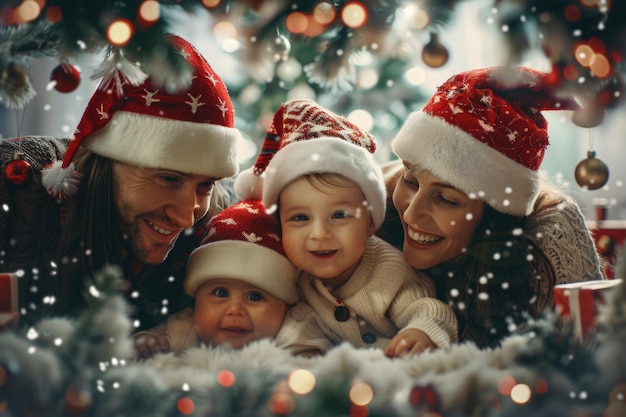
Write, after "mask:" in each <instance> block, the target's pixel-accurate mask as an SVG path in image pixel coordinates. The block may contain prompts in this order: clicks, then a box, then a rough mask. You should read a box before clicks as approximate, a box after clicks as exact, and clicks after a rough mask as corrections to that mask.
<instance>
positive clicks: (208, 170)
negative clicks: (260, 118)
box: [43, 34, 240, 198]
mask: <svg viewBox="0 0 626 417" xmlns="http://www.w3.org/2000/svg"><path fill="white" fill-rule="evenodd" d="M165 36H166V40H167V41H168V42H169V43H170V44H171V45H172V47H173V48H174V49H176V50H177V51H178V52H179V53H180V54H181V55H182V56H183V57H185V59H186V60H187V62H188V64H189V66H190V69H191V72H192V73H191V84H190V85H189V87H188V88H186V89H183V90H182V91H176V92H168V91H166V88H165V87H161V86H157V83H155V82H154V80H153V79H151V78H150V77H149V76H148V77H147V78H146V77H143V81H142V82H140V83H139V85H137V83H135V84H133V83H132V82H130V80H123V82H121V83H118V84H117V86H116V87H117V88H115V86H114V85H113V83H112V80H111V77H105V78H103V79H102V81H101V82H100V84H99V86H98V88H97V90H96V92H95V93H94V94H93V96H92V97H91V99H90V101H89V103H88V104H87V107H86V109H85V112H84V113H83V116H82V118H81V120H80V122H79V124H78V126H77V128H76V131H75V133H74V137H73V138H72V141H71V142H70V144H69V147H68V149H67V152H66V153H65V156H64V158H63V161H62V162H61V161H57V162H56V163H55V164H53V166H51V167H48V168H46V169H45V170H44V173H43V182H44V185H45V186H46V188H47V189H48V191H49V192H50V194H51V195H53V196H55V197H57V198H64V197H67V196H71V195H72V194H74V193H75V192H76V187H77V184H78V180H77V175H75V174H74V173H73V164H72V159H73V158H74V155H75V154H76V151H77V150H78V148H79V147H80V146H83V147H86V148H87V149H89V150H91V151H92V152H94V153H96V154H98V155H101V156H105V157H108V158H111V159H115V160H117V161H121V162H126V163H129V164H133V165H137V166H142V167H148V168H165V169H172V170H177V171H181V172H185V173H192V174H200V175H208V176H212V177H216V178H223V177H230V176H233V175H235V174H236V173H237V171H238V163H237V160H236V154H235V150H236V142H237V139H238V138H239V137H240V133H239V131H238V130H237V129H235V128H234V113H233V105H232V103H231V101H230V97H229V95H228V91H227V90H226V86H225V85H224V83H223V82H222V80H221V79H220V77H219V76H218V75H217V74H216V73H215V72H214V71H213V69H212V68H211V66H210V65H209V64H208V62H207V61H206V60H205V59H204V58H203V57H202V55H200V53H198V51H197V50H196V49H195V48H194V47H193V46H192V45H191V44H190V43H189V42H187V41H186V40H184V39H182V38H181V37H179V36H176V35H173V34H166V35H165Z"/></svg>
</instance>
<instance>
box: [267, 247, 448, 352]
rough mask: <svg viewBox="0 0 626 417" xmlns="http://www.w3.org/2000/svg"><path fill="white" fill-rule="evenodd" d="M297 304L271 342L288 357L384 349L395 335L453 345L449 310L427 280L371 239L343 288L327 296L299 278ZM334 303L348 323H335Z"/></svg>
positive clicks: (394, 251) (311, 282)
mask: <svg viewBox="0 0 626 417" xmlns="http://www.w3.org/2000/svg"><path fill="white" fill-rule="evenodd" d="M298 289H299V292H300V297H301V302H300V303H298V304H297V305H295V306H294V307H292V308H291V309H290V310H289V312H288V313H287V316H286V317H285V321H284V323H283V326H282V327H281V330H280V331H279V333H278V336H277V338H276V342H277V344H278V345H279V346H281V347H286V348H288V349H290V350H291V351H292V352H293V353H296V354H297V353H301V352H305V351H308V350H313V349H318V350H320V351H322V352H326V351H327V350H329V349H330V348H331V347H332V346H335V345H337V344H339V343H341V342H343V341H348V342H350V343H351V344H353V345H354V346H357V347H378V348H385V347H386V346H387V344H388V343H389V341H390V340H391V339H392V338H393V337H394V336H395V335H396V334H397V333H398V332H399V331H401V330H403V329H407V328H416V329H419V330H421V331H423V332H424V333H426V334H427V335H428V336H429V337H430V339H431V340H432V341H433V343H435V344H436V345H437V346H438V347H441V348H448V347H449V346H450V344H451V343H453V342H456V341H457V322H456V317H455V315H454V312H453V311H452V308H451V307H450V306H448V305H446V304H444V303H442V302H441V301H439V300H437V299H436V298H435V290H434V286H433V284H432V281H431V280H430V278H428V277H427V276H426V275H424V274H422V273H418V272H416V271H415V270H414V269H413V268H411V267H410V266H409V265H408V264H407V263H406V262H405V260H404V257H403V256H402V253H401V252H400V251H399V250H397V249H396V248H394V247H393V246H391V245H390V244H388V243H387V242H385V241H383V240H381V239H380V238H378V237H371V238H370V239H369V241H368V242H367V247H366V249H365V252H364V253H363V256H362V259H361V263H360V264H359V266H358V267H357V269H356V271H355V272H354V274H353V275H352V277H351V278H350V280H349V281H348V282H346V283H345V284H344V285H342V286H341V287H340V288H338V289H336V290H335V291H334V292H333V293H332V294H331V293H330V291H328V289H327V288H326V287H325V286H324V284H323V281H322V280H319V279H316V278H313V277H312V276H311V275H309V274H306V273H301V274H300V276H299V278H298ZM337 300H340V301H341V303H342V304H343V305H345V306H346V307H347V308H348V309H349V310H350V313H351V314H350V318H349V319H348V320H347V321H344V322H340V321H337V320H336V319H335V316H334V311H335V307H337V306H338V305H340V304H339V302H338V301H337Z"/></svg>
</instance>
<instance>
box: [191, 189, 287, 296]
mask: <svg viewBox="0 0 626 417" xmlns="http://www.w3.org/2000/svg"><path fill="white" fill-rule="evenodd" d="M209 226H210V228H209V235H208V236H207V238H205V240H204V242H203V245H201V246H200V247H198V248H197V249H195V250H194V251H193V252H192V253H191V255H190V256H189V261H188V264H187V275H186V277H185V282H184V287H185V292H186V293H187V294H189V295H191V296H195V294H196V291H198V288H200V286H201V285H202V284H204V283H205V282H207V281H209V280H211V279H216V278H227V279H237V280H240V281H244V282H247V283H248V284H252V285H255V286H257V287H259V288H261V289H262V290H265V291H267V292H269V293H270V294H272V295H274V296H275V297H277V298H279V299H281V300H283V301H285V302H286V303H288V304H293V303H295V302H296V301H297V300H298V294H297V291H296V284H295V272H296V269H295V267H294V266H293V264H292V263H291V262H290V261H289V260H288V259H287V257H286V256H285V252H284V251H283V246H282V240H281V237H280V224H279V223H278V220H277V219H276V217H275V216H272V215H270V214H268V213H267V212H266V210H265V207H264V206H263V204H262V203H261V202H260V201H259V200H243V201H241V202H239V203H237V204H234V205H232V206H230V207H228V208H226V209H224V210H222V211H221V212H220V213H219V214H217V215H215V216H214V217H213V218H212V219H211V222H210V225H209Z"/></svg>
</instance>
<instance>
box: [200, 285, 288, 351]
mask: <svg viewBox="0 0 626 417" xmlns="http://www.w3.org/2000/svg"><path fill="white" fill-rule="evenodd" d="M286 311H287V304H286V303H285V302H284V301H282V300H280V299H278V298H276V297H274V296H273V295H272V294H270V293H268V292H267V291H264V290H262V289H260V288H259V287H256V286H254V285H251V284H248V283H246V282H243V281H239V280H235V279H225V278H224V279H222V278H218V279H212V280H210V281H207V282H206V283H204V284H203V285H202V286H201V287H200V288H199V289H198V292H197V293H196V305H195V308H194V324H195V329H196V333H197V334H198V337H199V338H200V340H202V341H203V342H204V343H206V344H207V345H208V344H211V345H213V346H217V345H221V344H228V345H230V346H231V347H233V348H235V349H239V348H241V347H243V346H244V345H246V344H248V343H250V342H252V341H254V340H259V339H263V338H266V337H268V338H274V337H275V336H276V334H277V333H278V329H279V328H280V326H281V324H282V322H283V319H284V317H285V313H286Z"/></svg>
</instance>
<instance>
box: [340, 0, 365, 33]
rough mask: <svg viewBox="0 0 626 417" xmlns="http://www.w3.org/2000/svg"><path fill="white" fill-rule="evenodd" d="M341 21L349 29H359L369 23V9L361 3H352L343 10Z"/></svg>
mask: <svg viewBox="0 0 626 417" xmlns="http://www.w3.org/2000/svg"><path fill="white" fill-rule="evenodd" d="M341 21H342V22H343V24H344V25H346V26H348V27H349V28H353V29H356V28H359V27H361V26H363V25H364V24H365V22H367V9H366V8H365V6H363V5H362V4H361V3H359V2H356V1H355V2H350V3H347V4H346V5H345V6H343V9H341Z"/></svg>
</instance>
